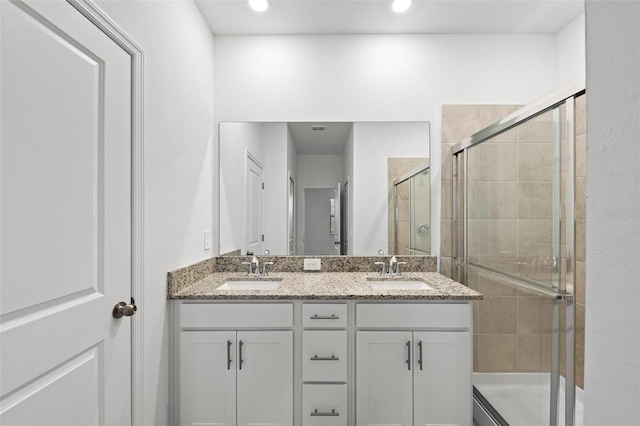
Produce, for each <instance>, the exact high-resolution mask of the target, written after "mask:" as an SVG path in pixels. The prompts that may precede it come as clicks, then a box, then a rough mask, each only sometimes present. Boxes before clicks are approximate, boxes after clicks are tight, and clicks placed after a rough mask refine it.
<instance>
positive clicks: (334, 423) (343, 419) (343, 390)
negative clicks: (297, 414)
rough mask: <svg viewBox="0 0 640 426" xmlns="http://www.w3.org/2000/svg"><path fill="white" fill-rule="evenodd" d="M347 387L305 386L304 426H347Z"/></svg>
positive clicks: (303, 403) (303, 389)
mask: <svg viewBox="0 0 640 426" xmlns="http://www.w3.org/2000/svg"><path fill="white" fill-rule="evenodd" d="M347 420H348V416H347V385H346V384H345V385H303V386H302V424H303V426H347Z"/></svg>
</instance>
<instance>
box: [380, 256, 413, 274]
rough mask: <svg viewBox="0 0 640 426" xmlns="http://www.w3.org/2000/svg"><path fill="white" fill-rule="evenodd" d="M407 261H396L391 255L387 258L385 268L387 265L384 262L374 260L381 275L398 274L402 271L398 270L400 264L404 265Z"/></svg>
mask: <svg viewBox="0 0 640 426" xmlns="http://www.w3.org/2000/svg"><path fill="white" fill-rule="evenodd" d="M406 264H407V262H398V259H396V257H395V256H392V257H391V259H389V269H387V265H386V264H385V263H384V262H375V265H380V275H382V276H392V277H396V276H400V275H402V272H401V271H400V265H406Z"/></svg>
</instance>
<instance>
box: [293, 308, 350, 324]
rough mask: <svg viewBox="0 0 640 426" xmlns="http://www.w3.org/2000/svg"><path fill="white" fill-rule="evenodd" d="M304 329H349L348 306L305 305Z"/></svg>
mask: <svg viewBox="0 0 640 426" xmlns="http://www.w3.org/2000/svg"><path fill="white" fill-rule="evenodd" d="M302 326H303V327H304V328H347V305H345V304H341V303H329V304H319V303H305V304H304V305H302Z"/></svg>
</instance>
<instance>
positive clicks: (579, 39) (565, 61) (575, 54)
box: [556, 13, 587, 85]
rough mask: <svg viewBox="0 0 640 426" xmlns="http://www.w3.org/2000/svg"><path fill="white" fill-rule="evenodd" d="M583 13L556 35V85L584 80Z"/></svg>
mask: <svg viewBox="0 0 640 426" xmlns="http://www.w3.org/2000/svg"><path fill="white" fill-rule="evenodd" d="M585 35H586V32H585V16H584V13H583V14H582V15H580V16H578V17H577V18H576V19H574V20H573V21H572V22H571V23H569V24H568V25H567V26H566V27H565V28H564V29H563V30H562V31H560V32H559V33H558V34H557V36H556V44H557V47H556V64H557V65H556V66H557V70H558V71H557V72H558V83H559V84H558V85H562V84H565V83H569V82H571V81H574V80H581V81H584V80H585V72H586V59H585V52H586V47H587V46H586V41H585Z"/></svg>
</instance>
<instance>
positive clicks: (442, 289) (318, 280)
mask: <svg viewBox="0 0 640 426" xmlns="http://www.w3.org/2000/svg"><path fill="white" fill-rule="evenodd" d="M253 280H257V281H260V280H269V281H274V280H276V281H281V284H280V286H279V287H278V288H277V289H276V290H216V289H217V287H219V286H220V285H222V284H223V283H224V282H225V281H253ZM370 280H375V281H381V280H384V281H387V280H389V281H394V280H396V281H398V280H400V281H424V282H425V283H427V284H428V285H430V286H431V287H433V290H373V289H372V288H371V286H370V285H369V284H368V283H367V282H368V281H370ZM168 297H169V299H191V300H196V299H227V300H229V299H245V300H246V299H254V300H269V299H362V300H403V299H405V300H406V299H419V300H478V299H482V294H480V293H478V292H476V291H473V290H471V289H470V288H468V287H466V286H464V285H462V284H460V283H458V282H456V281H453V280H451V279H450V278H447V277H445V276H444V275H440V274H439V273H437V272H403V273H402V276H400V277H381V276H380V275H379V274H378V273H377V272H272V273H269V276H268V277H266V278H261V277H248V276H247V274H246V272H217V273H213V274H210V275H208V276H206V277H205V278H203V279H201V280H199V281H196V282H194V283H192V284H189V285H187V286H185V287H183V288H181V289H180V290H177V291H170V292H169V295H168Z"/></svg>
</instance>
